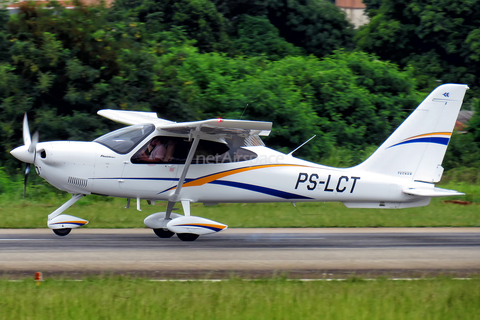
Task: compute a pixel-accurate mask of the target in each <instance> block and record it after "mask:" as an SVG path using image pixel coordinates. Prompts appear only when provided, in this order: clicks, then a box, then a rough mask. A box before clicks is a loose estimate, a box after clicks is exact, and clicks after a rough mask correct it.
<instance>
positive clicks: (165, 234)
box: [54, 229, 199, 241]
mask: <svg viewBox="0 0 480 320" xmlns="http://www.w3.org/2000/svg"><path fill="white" fill-rule="evenodd" d="M54 232H55V231H54ZM153 232H155V234H156V235H157V236H158V237H159V238H163V239H165V238H171V237H173V235H174V234H175V232H172V231H170V230H168V229H153ZM177 237H178V239H180V240H182V241H195V240H197V238H198V237H199V235H198V234H194V233H177Z"/></svg>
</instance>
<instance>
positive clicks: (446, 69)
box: [356, 0, 480, 90]
mask: <svg viewBox="0 0 480 320" xmlns="http://www.w3.org/2000/svg"><path fill="white" fill-rule="evenodd" d="M367 5H368V3H367ZM479 27H480V2H478V1H471V0H462V1H457V0H443V1H440V2H438V1H433V0H429V1H419V0H414V1H406V0H385V1H382V2H381V6H380V8H379V9H378V14H376V15H375V16H373V17H372V20H371V21H370V23H369V24H368V25H366V26H364V27H362V28H361V29H360V31H359V32H358V33H357V35H356V41H357V47H358V48H359V49H360V50H365V51H368V52H372V53H375V54H377V55H379V56H380V58H381V59H385V60H390V61H393V62H395V63H398V64H400V65H401V66H406V65H411V66H413V67H414V68H415V70H416V76H417V77H418V80H419V86H420V87H421V88H428V89H431V88H432V86H433V85H434V84H435V82H434V81H435V80H436V79H441V80H442V81H443V82H454V83H467V84H469V85H470V86H471V87H472V88H473V89H475V90H477V88H478V86H479V85H480V79H479V78H478V73H479V71H480V69H479V68H480V65H479V64H478V63H477V62H478V61H479V60H480V58H479V57H480V55H479V53H480V51H479V48H480V44H479V43H480V42H479V41H480V37H479V35H480V33H479V31H478V28H479Z"/></svg>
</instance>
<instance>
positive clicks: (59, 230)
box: [52, 228, 72, 237]
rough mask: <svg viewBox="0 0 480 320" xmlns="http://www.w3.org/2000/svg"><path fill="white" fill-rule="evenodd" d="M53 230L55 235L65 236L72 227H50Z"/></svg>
mask: <svg viewBox="0 0 480 320" xmlns="http://www.w3.org/2000/svg"><path fill="white" fill-rule="evenodd" d="M52 230H53V233H55V234H56V235H57V236H60V237H64V236H66V235H67V234H69V233H70V231H72V229H70V228H65V229H52Z"/></svg>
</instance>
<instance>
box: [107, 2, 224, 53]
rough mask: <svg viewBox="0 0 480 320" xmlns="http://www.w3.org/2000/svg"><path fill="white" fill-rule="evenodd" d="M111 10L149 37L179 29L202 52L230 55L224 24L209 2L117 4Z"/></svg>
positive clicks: (221, 17)
mask: <svg viewBox="0 0 480 320" xmlns="http://www.w3.org/2000/svg"><path fill="white" fill-rule="evenodd" d="M114 10H117V11H124V12H125V14H126V15H128V16H132V17H135V18H137V19H138V21H140V22H143V23H145V24H146V26H147V28H148V32H149V33H155V32H159V31H168V30H171V28H172V27H182V28H183V30H185V33H186V35H187V37H188V38H190V39H194V40H196V41H197V43H196V46H197V47H198V48H199V49H200V51H201V52H212V51H229V47H230V45H231V43H230V41H229V39H228V34H227V28H228V26H227V23H226V21H225V19H224V18H223V16H222V15H221V14H220V13H219V12H218V11H217V9H216V7H215V5H214V4H213V3H212V2H210V1H209V0H166V1H164V0H143V1H129V0H117V1H115V4H114Z"/></svg>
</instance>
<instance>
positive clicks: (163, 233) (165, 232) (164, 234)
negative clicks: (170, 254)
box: [153, 229, 175, 238]
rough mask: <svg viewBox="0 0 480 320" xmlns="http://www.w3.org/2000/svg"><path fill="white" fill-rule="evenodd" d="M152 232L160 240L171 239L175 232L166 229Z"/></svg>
mask: <svg viewBox="0 0 480 320" xmlns="http://www.w3.org/2000/svg"><path fill="white" fill-rule="evenodd" d="M153 232H155V234H156V235H157V236H158V237H160V238H171V237H173V235H174V234H175V232H172V231H170V230H168V229H153Z"/></svg>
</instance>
